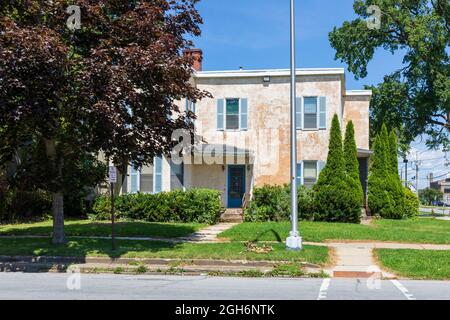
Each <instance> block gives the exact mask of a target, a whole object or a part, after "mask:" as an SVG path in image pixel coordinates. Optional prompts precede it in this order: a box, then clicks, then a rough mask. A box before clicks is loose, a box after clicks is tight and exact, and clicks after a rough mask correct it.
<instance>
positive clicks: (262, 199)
mask: <svg viewBox="0 0 450 320" xmlns="http://www.w3.org/2000/svg"><path fill="white" fill-rule="evenodd" d="M297 193H298V194H297V199H298V212H299V218H300V219H311V218H312V217H313V215H314V206H313V191H312V190H311V189H308V188H306V187H304V186H301V187H299V188H298V192H297ZM290 194H291V192H290V187H289V186H288V185H285V186H270V185H266V186H263V187H260V188H255V190H254V191H253V199H252V201H251V202H250V205H249V207H248V208H247V209H246V210H245V212H244V219H245V221H247V222H259V221H286V220H289V219H290V215H291V200H290V199H291V198H290Z"/></svg>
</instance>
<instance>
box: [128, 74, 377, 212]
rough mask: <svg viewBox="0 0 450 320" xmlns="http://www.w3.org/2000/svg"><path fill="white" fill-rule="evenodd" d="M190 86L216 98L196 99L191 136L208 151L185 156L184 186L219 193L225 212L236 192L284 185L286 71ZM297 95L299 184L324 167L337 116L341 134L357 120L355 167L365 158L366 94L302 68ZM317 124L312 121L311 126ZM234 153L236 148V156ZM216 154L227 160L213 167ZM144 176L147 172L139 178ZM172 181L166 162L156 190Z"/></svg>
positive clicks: (201, 78)
mask: <svg viewBox="0 0 450 320" xmlns="http://www.w3.org/2000/svg"><path fill="white" fill-rule="evenodd" d="M192 81H193V83H194V84H195V86H196V87H197V88H199V89H200V90H206V91H208V92H210V93H211V94H212V95H213V98H208V99H203V100H201V101H197V102H196V103H195V107H194V110H195V114H196V116H197V119H196V121H195V126H196V132H197V134H198V135H200V136H201V137H202V138H203V141H204V142H203V144H205V145H207V146H211V148H209V149H208V147H205V146H203V147H204V148H203V149H201V148H200V149H198V151H196V152H195V156H193V157H192V156H190V155H189V156H186V157H185V159H184V164H183V169H182V179H181V180H182V185H183V188H213V189H217V190H220V191H221V193H222V201H223V204H224V206H226V207H227V206H230V199H229V197H231V196H230V194H231V195H232V196H233V197H236V193H243V192H244V190H245V193H246V194H251V192H252V190H253V188H254V187H255V186H262V185H265V184H286V183H289V180H290V148H289V141H290V140H289V138H290V137H289V134H290V130H289V128H290V95H289V92H290V79H289V72H288V71H287V70H264V71H242V70H241V71H228V72H196V73H195V75H194V77H193V79H192ZM297 96H298V97H299V98H298V105H300V107H299V109H298V117H299V118H298V119H297V125H298V130H297V147H298V155H297V159H298V163H299V172H300V176H299V182H303V181H305V182H306V181H307V180H308V179H309V180H308V181H312V182H313V179H312V177H311V176H308V175H317V176H318V174H319V171H320V169H321V168H323V166H324V165H325V162H326V158H327V153H328V142H329V130H330V127H331V121H332V118H333V116H334V114H337V115H338V117H339V120H340V122H341V125H342V130H343V131H344V129H345V125H346V124H347V123H348V121H350V120H352V121H353V122H354V124H355V130H356V135H355V136H356V139H357V146H358V148H359V149H360V150H359V156H360V157H361V159H360V161H362V162H364V161H365V160H364V159H367V157H368V149H369V103H370V97H371V92H369V91H346V88H345V74H344V70H343V69H299V70H298V71H297ZM180 104H181V105H182V106H183V105H184V104H185V103H184V102H180ZM186 105H187V104H186ZM311 110H313V111H311ZM314 110H315V111H314ZM314 112H315V113H314ZM314 121H316V122H317V126H315V127H314ZM299 122H301V125H299ZM311 126H312V127H313V128H311ZM217 146H220V149H222V146H226V147H224V148H225V151H224V150H215V148H217ZM233 148H236V149H235V150H234V151H233ZM211 149H213V150H215V153H213V156H211V152H207V151H211ZM230 150H232V151H230ZM218 154H222V155H223V156H224V158H226V159H225V160H226V161H215V162H214V161H212V160H217V158H218V157H217V155H218ZM214 156H215V157H214ZM219 158H220V157H219ZM211 162H213V163H211ZM315 164H316V165H315ZM314 166H316V167H315V168H314ZM145 170H147V171H148V168H147V169H145V168H144V169H143V172H145ZM151 170H153V171H154V169H153V168H152V169H151ZM177 170H180V169H177ZM129 174H131V172H129ZM173 177H174V175H171V164H170V162H169V161H168V160H167V159H163V161H162V169H161V178H160V179H161V183H160V185H161V187H160V188H159V189H158V190H157V191H158V192H159V191H169V190H170V189H171V179H173ZM311 179H312V180H311ZM130 180H131V179H129V178H128V181H127V188H126V190H127V192H129V191H130V190H131V181H130ZM238 184H239V186H238ZM305 184H306V183H305ZM230 185H231V187H230ZM232 186H235V187H237V189H236V190H235V191H236V192H235V193H234V194H233V190H231V193H230V188H232ZM239 188H241V189H242V188H243V189H242V190H241V189H239ZM239 190H240V191H239ZM153 191H155V190H153ZM235 204H236V203H235ZM235 204H234V205H235ZM231 205H233V204H231Z"/></svg>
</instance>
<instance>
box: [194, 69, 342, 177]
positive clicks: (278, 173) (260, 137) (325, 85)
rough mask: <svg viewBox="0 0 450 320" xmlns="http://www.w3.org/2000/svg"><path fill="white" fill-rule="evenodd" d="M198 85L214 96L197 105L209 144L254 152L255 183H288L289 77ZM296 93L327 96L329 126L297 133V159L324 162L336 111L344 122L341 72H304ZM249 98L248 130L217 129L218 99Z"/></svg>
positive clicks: (207, 81) (200, 125) (203, 81)
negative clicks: (224, 145) (307, 74)
mask: <svg viewBox="0 0 450 320" xmlns="http://www.w3.org/2000/svg"><path fill="white" fill-rule="evenodd" d="M197 87H198V88H199V89H201V90H207V91H209V92H210V93H211V94H212V95H213V96H214V99H204V100H202V101H200V102H198V103H197V106H196V112H197V117H198V119H197V129H198V133H199V134H200V135H202V136H203V137H204V138H205V140H206V141H207V142H208V143H210V144H223V143H225V144H228V145H236V146H238V147H239V148H247V149H250V150H251V151H253V152H254V153H255V170H254V174H255V185H263V184H284V183H288V182H289V175H290V172H289V167H290V166H289V161H290V150H289V132H290V131H289V127H290V100H289V96H290V95H289V92H290V84H289V78H288V77H272V78H271V81H270V84H264V82H263V79H262V78H221V79H203V78H202V79H197ZM297 96H326V97H327V113H328V116H327V130H314V131H300V130H299V131H298V133H297V138H298V160H299V161H301V160H322V161H325V160H326V157H327V152H328V139H329V128H330V126H331V120H332V117H333V115H334V114H335V113H336V114H337V115H338V116H339V118H340V119H341V120H342V113H343V110H342V106H343V101H342V80H341V76H339V75H330V76H326V75H324V76H299V77H298V84H297ZM218 98H247V99H248V130H247V131H217V128H216V119H217V114H216V99H218Z"/></svg>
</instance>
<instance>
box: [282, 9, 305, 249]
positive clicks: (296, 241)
mask: <svg viewBox="0 0 450 320" xmlns="http://www.w3.org/2000/svg"><path fill="white" fill-rule="evenodd" d="M296 86H297V69H296V63H295V0H291V224H292V229H291V232H290V233H289V237H288V238H287V239H286V247H287V249H289V250H300V249H302V238H301V237H300V233H299V231H298V204H297V126H296V123H295V118H296V117H295V111H296V100H297V93H296Z"/></svg>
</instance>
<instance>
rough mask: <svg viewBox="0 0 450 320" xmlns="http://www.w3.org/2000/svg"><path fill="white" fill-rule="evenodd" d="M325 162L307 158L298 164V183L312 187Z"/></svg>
mask: <svg viewBox="0 0 450 320" xmlns="http://www.w3.org/2000/svg"><path fill="white" fill-rule="evenodd" d="M324 166H325V162H323V161H317V160H305V161H301V162H299V163H298V164H297V184H298V185H304V186H306V187H309V188H310V187H312V186H313V185H315V184H316V182H317V180H318V179H319V174H320V171H322V169H323V167H324Z"/></svg>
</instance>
